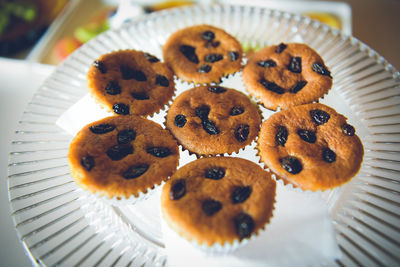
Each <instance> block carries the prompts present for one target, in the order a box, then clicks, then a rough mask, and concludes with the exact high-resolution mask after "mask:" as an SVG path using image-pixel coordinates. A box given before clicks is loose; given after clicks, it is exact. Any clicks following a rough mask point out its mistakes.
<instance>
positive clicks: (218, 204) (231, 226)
mask: <svg viewBox="0 0 400 267" xmlns="http://www.w3.org/2000/svg"><path fill="white" fill-rule="evenodd" d="M275 190H276V184H275V181H274V180H272V178H271V176H270V174H269V173H268V172H266V171H264V170H263V169H262V168H261V167H260V166H258V165H257V164H255V163H253V162H251V161H248V160H245V159H241V158H232V157H210V158H201V159H198V160H196V161H192V162H191V163H189V164H187V165H185V166H183V167H181V168H180V169H179V170H178V171H177V172H176V173H175V174H174V175H173V176H172V177H171V179H170V180H168V181H167V182H166V184H165V185H164V187H163V190H162V195H161V209H162V214H163V216H164V219H165V220H166V222H167V223H168V225H169V226H170V227H171V228H172V229H173V230H175V231H176V232H177V233H178V234H179V235H181V236H182V237H184V238H186V239H188V240H190V241H195V242H197V243H198V244H207V245H209V246H211V245H213V244H214V243H220V244H222V245H223V244H225V243H226V242H227V243H232V242H234V241H235V240H242V239H244V238H249V237H250V236H251V235H252V234H253V233H257V232H258V231H259V230H260V229H263V228H264V227H265V225H266V224H267V223H268V222H269V221H270V219H271V217H272V212H273V209H274V203H275Z"/></svg>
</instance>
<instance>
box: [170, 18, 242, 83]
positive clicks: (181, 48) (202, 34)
mask: <svg viewBox="0 0 400 267" xmlns="http://www.w3.org/2000/svg"><path fill="white" fill-rule="evenodd" d="M242 53H243V51H242V47H241V45H240V43H239V42H238V41H237V40H236V39H235V38H234V37H233V36H231V35H230V34H228V33H227V32H225V31H224V30H222V29H219V28H216V27H214V26H211V25H196V26H191V27H187V28H184V29H181V30H179V31H177V32H175V33H173V34H172V35H171V36H170V37H169V38H168V40H167V42H166V43H165V45H164V46H163V57H164V60H165V63H166V64H167V65H168V66H169V67H170V68H171V69H172V70H173V71H174V73H175V74H176V76H178V78H180V79H181V80H183V81H187V82H194V83H197V84H204V83H212V82H214V83H218V82H219V81H220V80H221V78H222V77H224V76H227V75H229V74H233V73H235V72H237V71H239V70H240V68H241V62H242Z"/></svg>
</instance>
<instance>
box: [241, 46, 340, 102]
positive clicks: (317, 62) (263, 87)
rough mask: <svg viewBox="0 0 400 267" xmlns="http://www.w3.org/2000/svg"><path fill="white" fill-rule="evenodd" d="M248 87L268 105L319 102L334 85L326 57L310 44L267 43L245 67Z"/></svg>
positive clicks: (245, 80)
mask: <svg viewBox="0 0 400 267" xmlns="http://www.w3.org/2000/svg"><path fill="white" fill-rule="evenodd" d="M243 80H244V82H245V86H246V90H247V91H248V92H249V93H250V94H251V95H253V96H254V97H255V98H257V99H259V100H260V102H261V103H262V104H263V105H264V106H265V107H266V108H268V109H271V110H276V109H277V108H278V107H280V108H282V109H285V108H289V107H292V106H297V105H302V104H308V103H312V102H317V101H318V99H319V98H321V97H323V96H324V95H325V94H326V93H328V91H329V90H330V89H331V87H332V76H331V73H330V71H329V70H328V68H327V67H326V66H325V63H324V61H323V60H322V58H321V57H320V56H319V55H318V53H317V52H316V51H314V50H313V49H312V48H311V47H309V46H307V45H306V44H298V43H290V44H284V43H281V44H279V45H273V46H269V47H265V48H263V49H261V50H260V51H258V52H256V53H254V54H252V55H251V57H250V58H249V61H248V62H247V64H246V66H245V67H244V69H243Z"/></svg>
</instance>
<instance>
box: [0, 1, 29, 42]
mask: <svg viewBox="0 0 400 267" xmlns="http://www.w3.org/2000/svg"><path fill="white" fill-rule="evenodd" d="M36 16H37V6H35V4H34V3H32V2H29V1H15V2H14V1H13V2H8V1H1V2H0V35H1V34H3V33H4V32H5V31H6V30H7V28H8V27H10V26H12V24H13V23H18V20H22V21H25V22H32V21H33V20H34V19H35V18H36Z"/></svg>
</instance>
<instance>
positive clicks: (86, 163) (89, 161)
mask: <svg viewBox="0 0 400 267" xmlns="http://www.w3.org/2000/svg"><path fill="white" fill-rule="evenodd" d="M81 165H82V166H83V168H85V169H86V170H87V171H90V170H91V169H93V167H94V158H93V157H92V156H86V157H82V158H81Z"/></svg>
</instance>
